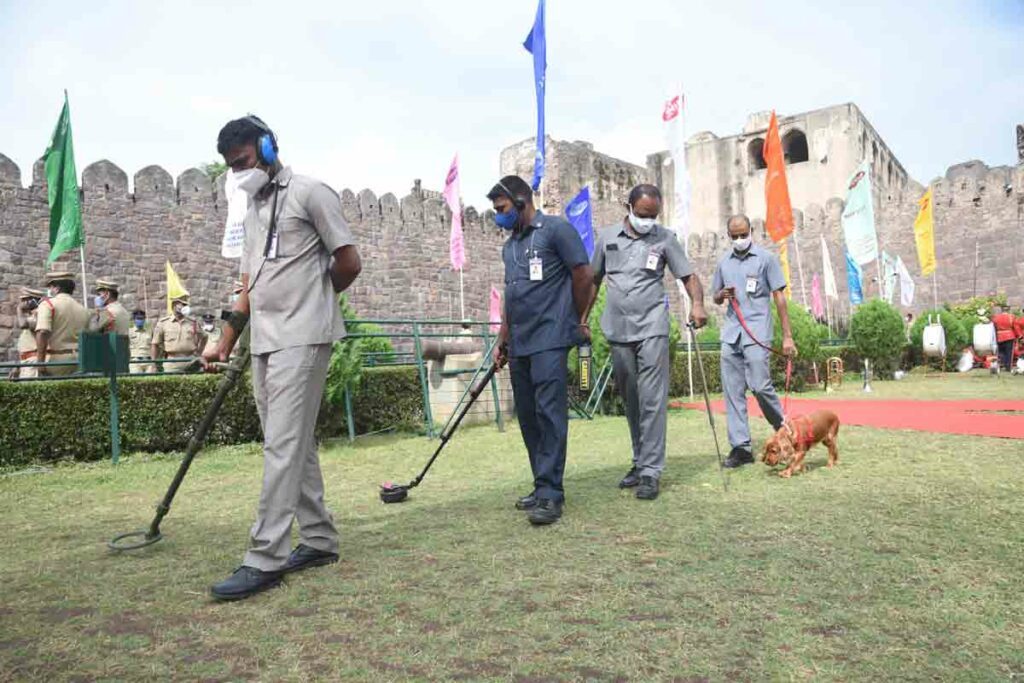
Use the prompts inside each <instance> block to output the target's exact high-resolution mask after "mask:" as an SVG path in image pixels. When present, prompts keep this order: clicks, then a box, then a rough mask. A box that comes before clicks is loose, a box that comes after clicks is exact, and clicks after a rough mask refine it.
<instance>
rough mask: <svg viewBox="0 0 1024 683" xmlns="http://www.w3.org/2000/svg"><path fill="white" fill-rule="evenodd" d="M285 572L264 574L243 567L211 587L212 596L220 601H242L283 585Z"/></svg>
mask: <svg viewBox="0 0 1024 683" xmlns="http://www.w3.org/2000/svg"><path fill="white" fill-rule="evenodd" d="M283 574H284V572H264V571H260V570H259V569H256V568H255V567H246V566H244V565H243V566H241V567H239V568H238V569H236V570H235V572H234V574H232V575H231V576H229V577H228V578H226V579H224V580H223V581H221V582H220V583H216V584H214V585H212V586H210V594H211V595H213V597H215V598H217V599H218V600H242V599H244V598H247V597H249V596H250V595H256V594H257V593H260V592H262V591H265V590H267V589H268V588H274V587H275V586H279V585H280V584H281V576H282V575H283Z"/></svg>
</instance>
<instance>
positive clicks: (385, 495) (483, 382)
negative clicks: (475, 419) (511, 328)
mask: <svg viewBox="0 0 1024 683" xmlns="http://www.w3.org/2000/svg"><path fill="white" fill-rule="evenodd" d="M497 371H498V368H497V366H496V365H494V363H493V362H492V363H491V367H490V368H489V369H488V370H487V372H485V373H484V376H483V377H482V378H481V379H480V381H478V382H477V383H476V385H475V386H474V387H473V388H472V389H471V390H470V392H469V400H468V401H466V402H465V403H464V404H463V405H462V409H461V410H460V411H459V412H458V414H457V416H456V417H455V419H454V420H452V421H451V422H449V423H448V424H447V425H445V428H444V430H443V431H442V432H441V443H440V444H439V445H438V447H437V450H435V451H434V454H433V455H432V456H430V460H428V461H427V465H426V467H424V468H423V471H422V472H420V473H419V476H417V477H416V478H415V479H413V480H412V481H411V482H409V483H408V484H406V485H405V486H402V485H401V484H393V483H391V482H390V481H386V482H384V483H383V484H381V486H380V500H381V502H382V503H401V502H402V501H404V500H405V499H406V498H408V497H409V491H411V490H412V489H414V488H416V487H417V486H419V485H420V482H422V481H423V477H425V476H427V472H429V471H430V466H431V465H433V464H434V461H435V460H437V456H439V455H441V451H442V450H444V447H445V445H446V444H447V443H448V441H449V440H450V439H451V438H452V435H453V434H454V433H455V430H456V429H458V428H459V424H460V423H461V422H462V418H464V417H466V414H467V413H468V412H469V409H470V408H472V407H473V404H474V403H476V399H477V397H479V396H480V394H482V393H483V391H484V388H485V387H486V386H487V385H488V384H490V383H491V380H492V379H493V378H494V374H495V373H496V372H497Z"/></svg>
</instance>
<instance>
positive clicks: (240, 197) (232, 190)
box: [220, 171, 249, 258]
mask: <svg viewBox="0 0 1024 683" xmlns="http://www.w3.org/2000/svg"><path fill="white" fill-rule="evenodd" d="M226 173H227V175H226V176H225V177H224V194H225V195H226V196H227V198H228V218H227V221H226V222H225V224H224V239H222V240H221V243H220V255H221V256H223V257H224V258H241V257H242V242H244V241H245V228H243V227H242V223H243V222H244V221H245V214H246V213H248V211H249V195H248V194H247V193H246V191H245V190H243V189H241V188H239V187H238V185H237V184H236V183H235V174H234V173H233V172H232V171H227V172H226Z"/></svg>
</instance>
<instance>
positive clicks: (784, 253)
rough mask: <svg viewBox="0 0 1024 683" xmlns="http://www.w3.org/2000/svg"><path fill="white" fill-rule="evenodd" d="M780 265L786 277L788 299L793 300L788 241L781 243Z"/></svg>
mask: <svg viewBox="0 0 1024 683" xmlns="http://www.w3.org/2000/svg"><path fill="white" fill-rule="evenodd" d="M779 265H781V266H782V274H783V275H785V276H786V298H787V299H792V298H793V283H792V281H791V280H790V279H789V245H788V244H787V243H786V240H782V242H780V243H779Z"/></svg>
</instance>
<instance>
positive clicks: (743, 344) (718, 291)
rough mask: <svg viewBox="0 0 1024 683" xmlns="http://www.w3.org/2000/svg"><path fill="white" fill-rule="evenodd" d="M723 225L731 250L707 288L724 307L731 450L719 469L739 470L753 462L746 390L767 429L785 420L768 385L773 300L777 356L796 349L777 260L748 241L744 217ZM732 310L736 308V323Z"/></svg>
mask: <svg viewBox="0 0 1024 683" xmlns="http://www.w3.org/2000/svg"><path fill="white" fill-rule="evenodd" d="M726 226H727V229H728V232H729V239H730V240H731V241H732V249H730V250H729V253H727V254H725V255H724V256H723V257H722V258H721V260H720V261H719V262H718V267H717V268H716V269H715V275H714V277H713V279H712V281H711V289H712V290H713V291H714V292H715V295H714V299H715V303H716V304H723V303H724V304H726V310H725V319H724V320H723V322H722V332H721V341H722V359H721V367H722V390H723V391H724V393H725V408H726V421H727V422H728V426H729V444H730V445H731V446H732V450H731V451H730V452H729V457H728V458H726V459H725V462H724V463H723V467H740V466H742V465H746V464H748V463H752V462H754V455H753V453H752V452H751V447H750V423H749V421H748V418H747V388H749V389H750V390H751V391H752V392H753V393H754V397H755V398H756V399H757V403H758V405H759V406H760V407H761V412H762V413H764V416H765V419H767V420H768V422H769V423H770V424H771V426H772V429H774V430H776V431H777V430H778V429H779V427H781V426H782V422H783V420H784V418H785V416H784V415H783V413H782V403H781V402H780V401H779V395H778V394H777V393H775V387H774V386H773V385H772V376H771V370H770V362H771V351H770V350H769V349H768V348H767V347H768V345H770V344H771V342H772V312H771V302H772V301H773V300H774V301H775V308H776V309H778V311H779V322H780V324H781V325H782V353H783V354H785V355H786V356H789V357H792V356H795V355H796V345H795V344H794V343H793V334H792V331H791V330H790V327H789V309H788V308H787V307H786V296H785V291H784V290H785V289H786V278H785V276H784V275H783V274H782V266H781V265H779V260H778V259H777V258H776V257H775V255H774V254H772V253H771V252H770V251H768V250H767V249H765V248H763V247H761V246H760V245H757V244H754V243H753V240H752V237H751V230H750V219H749V218H747V217H746V216H744V215H738V216H733V217H732V218H730V219H729V221H728V223H727V224H726ZM734 306H738V308H739V311H740V313H741V314H742V319H741V318H740V317H739V316H737V314H736V310H735V308H734ZM751 335H753V337H752V336H751Z"/></svg>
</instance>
